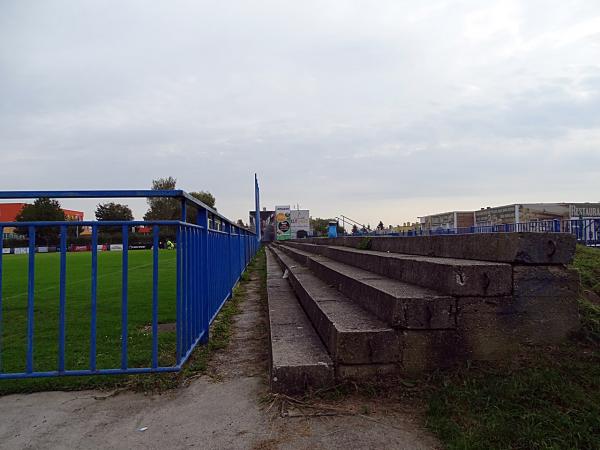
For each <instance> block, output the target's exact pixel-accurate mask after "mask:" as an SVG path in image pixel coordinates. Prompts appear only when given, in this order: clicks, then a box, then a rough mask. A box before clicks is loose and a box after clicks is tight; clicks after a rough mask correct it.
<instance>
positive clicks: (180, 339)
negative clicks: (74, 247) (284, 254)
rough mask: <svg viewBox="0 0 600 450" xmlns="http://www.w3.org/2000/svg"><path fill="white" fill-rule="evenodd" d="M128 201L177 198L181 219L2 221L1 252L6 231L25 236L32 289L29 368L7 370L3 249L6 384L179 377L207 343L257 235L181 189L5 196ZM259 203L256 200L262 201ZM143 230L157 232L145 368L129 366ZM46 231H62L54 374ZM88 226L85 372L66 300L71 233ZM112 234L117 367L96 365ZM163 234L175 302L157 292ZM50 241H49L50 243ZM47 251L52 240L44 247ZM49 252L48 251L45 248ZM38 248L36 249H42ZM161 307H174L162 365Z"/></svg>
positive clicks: (0, 351) (7, 195) (1, 355)
mask: <svg viewBox="0 0 600 450" xmlns="http://www.w3.org/2000/svg"><path fill="white" fill-rule="evenodd" d="M39 197H50V198H114V197H118V198H129V197H171V198H176V199H178V200H180V202H181V220H151V221H74V222H73V221H39V222H0V249H3V247H4V246H3V235H4V233H3V231H4V230H5V229H8V228H19V229H20V230H25V231H26V239H25V240H24V242H26V243H27V244H26V247H25V248H26V249H27V251H26V252H23V253H27V255H26V258H27V288H26V292H24V293H23V294H26V299H27V300H26V305H24V306H25V307H24V308H22V310H23V314H24V317H22V318H23V319H24V323H26V330H24V331H25V340H26V344H25V347H26V350H25V352H24V353H25V354H24V355H23V356H24V359H25V361H24V366H25V370H24V371H22V372H20V371H17V372H15V371H3V362H4V363H6V360H5V359H6V358H5V354H6V353H7V352H6V350H7V349H6V346H5V345H3V343H4V341H5V340H6V337H7V336H5V333H4V332H3V311H4V308H3V298H2V294H3V262H4V261H3V260H4V259H7V258H11V257H14V256H7V255H4V251H2V252H0V379H9V378H35V377H53V376H81V375H112V374H140V373H151V372H176V371H178V370H180V369H181V367H182V366H183V365H184V364H185V362H186V361H187V360H188V358H189V357H190V355H191V354H192V352H193V350H194V348H195V347H196V346H197V345H198V344H199V343H206V342H207V341H208V339H209V330H210V324H211V323H212V322H213V321H214V320H215V318H216V316H217V314H218V313H219V311H220V310H221V308H222V307H223V305H224V304H225V302H226V301H227V300H228V299H229V298H230V297H231V295H232V292H233V288H234V286H235V284H236V283H237V282H238V281H239V279H240V277H241V275H242V273H243V272H244V270H245V269H246V267H247V265H248V264H249V262H250V260H251V259H252V257H253V256H254V255H255V253H256V252H257V250H258V248H259V245H260V243H259V241H258V240H257V237H256V235H255V234H254V233H253V232H251V231H249V230H247V229H245V228H241V227H239V226H237V224H235V223H233V222H232V221H230V220H228V219H227V218H225V217H224V216H222V215H220V214H218V213H217V212H216V211H215V210H214V209H212V208H210V207H208V206H206V205H205V204H203V203H202V202H200V201H198V200H197V199H195V198H194V197H191V196H190V195H189V194H187V193H185V192H183V191H36V192H23V191H15V192H0V198H1V199H23V198H39ZM257 200H258V197H257ZM188 207H193V208H195V209H196V215H195V217H196V220H195V222H196V223H190V222H187V221H186V218H187V217H188V215H187V212H188ZM137 226H144V227H148V228H150V229H151V231H152V235H151V246H150V248H151V260H152V262H151V267H152V275H151V281H150V280H148V282H149V283H150V282H151V284H152V289H151V292H152V294H151V297H150V298H149V299H148V301H149V305H148V306H149V307H150V309H151V317H152V319H151V324H150V326H149V329H150V333H151V352H150V353H151V354H150V355H149V356H150V357H149V361H150V363H149V365H148V366H147V367H130V364H129V355H130V349H129V342H130V338H131V333H130V330H129V325H130V323H129V318H128V312H129V309H130V304H129V299H130V293H129V256H130V250H129V248H130V246H129V238H130V233H131V229H132V227H137ZM48 227H52V228H55V229H56V230H57V234H56V236H55V237H54V238H55V239H56V242H53V244H54V246H55V247H56V252H58V253H59V258H60V261H59V270H58V277H57V280H56V285H57V287H58V299H57V302H58V311H57V315H58V320H57V322H58V330H57V333H56V336H57V338H56V342H55V343H54V344H55V346H56V349H57V351H56V366H55V370H37V368H36V359H35V355H36V347H35V343H36V340H35V335H36V331H35V330H36V326H35V325H36V323H35V321H36V314H35V312H36V254H39V253H38V252H39V251H40V249H41V248H42V247H39V246H37V245H36V244H37V243H38V242H37V240H38V236H40V232H42V231H43V230H44V229H47V228H48ZM72 227H89V228H90V230H91V236H90V246H89V248H90V258H91V268H90V272H89V278H88V279H89V282H90V291H89V318H90V323H89V330H90V331H89V349H88V352H87V353H88V364H87V369H81V368H79V367H76V368H73V367H68V364H67V359H66V355H67V345H68V344H69V339H68V335H67V330H66V325H67V313H68V307H69V304H68V301H67V300H68V299H67V289H66V287H67V286H66V279H67V271H68V266H67V253H68V246H67V244H68V241H69V239H70V238H69V228H72ZM108 228H110V232H112V233H113V239H114V233H115V228H116V229H117V230H118V235H119V237H120V240H121V243H120V244H118V246H117V247H118V248H119V251H122V255H121V294H120V297H121V298H120V314H121V317H120V319H121V320H120V322H121V330H120V348H118V349H117V348H115V349H112V351H113V352H118V353H120V364H118V365H117V366H116V367H104V368H99V367H98V334H97V333H98V321H99V320H100V319H102V317H99V313H98V301H99V297H98V283H99V277H98V253H99V251H100V249H102V245H99V237H100V235H101V233H102V232H103V230H106V231H107V232H108V231H109V230H108ZM161 231H169V232H174V234H175V252H176V255H175V260H176V268H175V291H176V292H175V295H174V297H173V298H160V295H159V294H160V291H159V246H160V234H161ZM45 239H47V238H45ZM45 244H46V246H47V245H48V242H45ZM46 246H44V247H43V248H44V249H46V250H47V247H46ZM36 250H37V251H36ZM160 302H175V310H176V314H175V315H176V318H175V334H176V338H175V340H176V343H175V347H176V350H175V355H173V356H174V361H175V362H174V364H172V365H166V366H161V365H160V363H159V356H160V355H159V329H158V324H159V305H160ZM55 319H56V318H55Z"/></svg>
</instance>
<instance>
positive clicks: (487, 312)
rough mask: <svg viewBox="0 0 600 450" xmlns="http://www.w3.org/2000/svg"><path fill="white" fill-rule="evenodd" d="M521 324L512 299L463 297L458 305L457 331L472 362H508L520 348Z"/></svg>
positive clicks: (520, 318) (506, 297) (508, 297)
mask: <svg viewBox="0 0 600 450" xmlns="http://www.w3.org/2000/svg"><path fill="white" fill-rule="evenodd" d="M522 320H523V318H522V317H521V315H520V314H519V313H517V311H516V309H515V307H514V300H513V298H512V297H511V296H503V297H463V298H460V299H459V301H458V316H457V329H458V330H459V333H460V337H461V343H462V345H464V348H465V352H466V354H468V355H469V359H473V360H479V361H496V360H502V359H506V358H509V357H510V356H511V355H512V354H514V352H515V351H516V350H517V348H518V346H519V341H520V336H519V334H518V331H519V326H520V324H521V323H522Z"/></svg>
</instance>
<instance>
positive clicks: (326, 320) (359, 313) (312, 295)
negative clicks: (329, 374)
mask: <svg viewBox="0 0 600 450" xmlns="http://www.w3.org/2000/svg"><path fill="white" fill-rule="evenodd" d="M273 252H274V253H275V256H276V257H277V258H278V260H279V262H280V263H281V265H282V268H284V269H286V270H287V272H288V280H289V282H290V284H291V286H292V288H293V289H294V291H295V292H296V295H297V297H298V299H299V300H300V303H301V304H302V307H303V308H304V311H305V312H306V314H307V315H308V317H309V318H310V320H311V322H312V324H313V325H314V327H315V329H316V330H317V333H318V334H319V336H321V339H322V340H323V342H324V343H325V346H326V347H327V348H328V350H329V353H330V355H331V357H332V358H333V360H334V362H335V364H336V365H340V364H374V363H376V364H377V363H380V364H381V363H397V362H400V360H401V344H400V337H399V334H398V332H397V331H396V330H394V329H392V328H390V327H388V326H387V325H386V324H385V323H384V322H382V321H381V320H379V319H377V318H375V317H373V316H372V315H371V313H369V312H367V311H365V310H364V309H363V308H361V307H360V306H358V305H357V304H355V303H354V302H353V301H352V300H350V299H349V298H347V297H346V296H344V295H343V294H342V293H340V292H339V291H337V290H336V289H335V288H333V287H331V286H328V285H327V284H326V283H324V282H323V281H321V280H320V279H319V278H317V277H316V276H315V275H313V274H312V273H311V272H310V270H309V269H307V268H306V267H303V266H301V265H299V264H298V263H296V262H295V261H294V260H293V259H291V258H290V257H288V256H287V255H285V254H284V253H283V252H281V251H280V250H278V249H273Z"/></svg>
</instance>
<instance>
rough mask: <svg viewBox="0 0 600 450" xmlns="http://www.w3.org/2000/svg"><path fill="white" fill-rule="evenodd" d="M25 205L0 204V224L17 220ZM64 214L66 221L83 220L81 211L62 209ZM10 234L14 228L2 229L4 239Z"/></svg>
mask: <svg viewBox="0 0 600 450" xmlns="http://www.w3.org/2000/svg"><path fill="white" fill-rule="evenodd" d="M26 204H27V203H0V222H14V221H15V219H16V218H17V215H18V214H19V213H20V212H21V210H22V209H23V206H25V205H26ZM63 212H64V213H65V218H66V219H67V220H68V221H73V222H80V221H82V220H83V212H82V211H74V210H72V209H63ZM12 233H14V228H4V229H3V234H4V237H6V238H8V237H12V236H11V235H12Z"/></svg>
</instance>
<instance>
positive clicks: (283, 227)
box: [275, 205, 292, 241]
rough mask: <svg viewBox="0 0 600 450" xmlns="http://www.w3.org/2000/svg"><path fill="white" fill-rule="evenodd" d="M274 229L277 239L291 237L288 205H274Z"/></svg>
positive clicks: (282, 239)
mask: <svg viewBox="0 0 600 450" xmlns="http://www.w3.org/2000/svg"><path fill="white" fill-rule="evenodd" d="M275 222H276V225H275V231H276V236H277V240H278V241H285V240H288V239H291V238H292V224H291V219H290V206H289V205H286V206H276V207H275Z"/></svg>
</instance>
